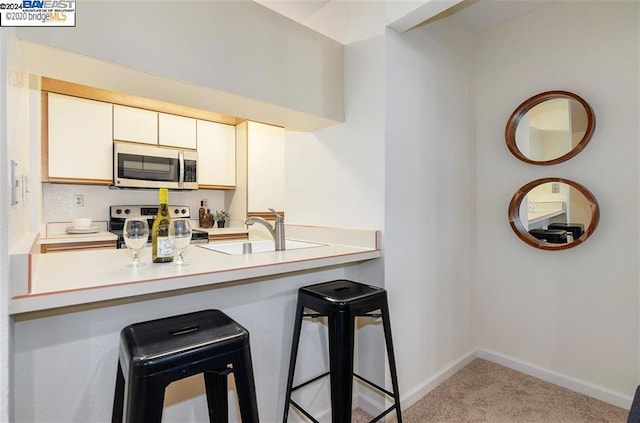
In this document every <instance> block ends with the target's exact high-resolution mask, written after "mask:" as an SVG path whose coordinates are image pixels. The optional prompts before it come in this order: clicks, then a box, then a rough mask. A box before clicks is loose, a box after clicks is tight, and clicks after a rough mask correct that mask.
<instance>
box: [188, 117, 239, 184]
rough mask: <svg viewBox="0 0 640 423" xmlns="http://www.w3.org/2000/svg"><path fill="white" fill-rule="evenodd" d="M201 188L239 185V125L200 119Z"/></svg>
mask: <svg viewBox="0 0 640 423" xmlns="http://www.w3.org/2000/svg"><path fill="white" fill-rule="evenodd" d="M197 139H198V187H199V188H201V189H202V188H205V189H207V188H208V189H233V188H235V186H236V127H235V126H232V125H224V124H221V123H216V122H208V121H204V120H198V121H197Z"/></svg>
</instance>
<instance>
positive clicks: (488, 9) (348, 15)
mask: <svg viewBox="0 0 640 423" xmlns="http://www.w3.org/2000/svg"><path fill="white" fill-rule="evenodd" d="M255 1H256V2H258V3H260V4H262V5H263V6H265V7H268V8H269V9H272V10H274V11H275V12H278V13H280V14H281V15H284V16H286V17H288V18H290V19H292V20H294V21H296V22H299V23H300V24H302V25H304V26H306V27H308V28H310V29H313V30H314V31H316V32H319V33H321V34H323V35H325V36H327V37H329V38H331V39H333V40H335V41H338V42H340V43H342V44H350V43H354V42H356V41H361V40H364V39H367V38H371V37H373V36H376V35H380V34H382V33H384V30H385V28H386V27H387V26H390V25H391V24H393V23H394V22H397V21H398V20H400V18H406V17H407V16H410V15H412V14H413V15H415V16H414V20H415V19H417V21H415V22H414V23H411V24H410V25H409V26H408V27H404V28H402V30H406V29H409V28H410V27H413V26H416V25H419V24H424V23H428V22H431V21H433V20H438V19H441V18H443V17H447V16H452V17H453V18H454V19H458V20H459V21H460V22H462V23H463V24H465V25H466V26H467V27H468V28H469V29H470V30H472V31H476V32H481V31H485V30H488V29H490V28H492V27H494V26H497V25H499V24H501V23H504V22H507V21H509V20H511V19H514V18H516V17H518V16H521V15H524V14H526V13H529V12H531V11H533V10H535V9H537V8H539V7H542V6H545V5H547V4H549V3H550V2H551V1H554V0H464V1H461V2H460V1H459V0H255ZM456 3H457V4H456ZM451 5H455V6H453V7H450V6H451ZM394 28H395V27H394ZM396 29H397V28H396Z"/></svg>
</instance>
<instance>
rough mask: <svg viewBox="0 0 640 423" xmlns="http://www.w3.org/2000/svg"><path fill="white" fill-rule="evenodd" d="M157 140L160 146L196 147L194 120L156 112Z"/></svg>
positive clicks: (193, 148)
mask: <svg viewBox="0 0 640 423" xmlns="http://www.w3.org/2000/svg"><path fill="white" fill-rule="evenodd" d="M158 128H159V129H158V140H159V144H160V145H161V146H165V147H180V148H188V149H192V150H195V149H196V120H195V119H192V118H187V117H183V116H176V115H168V114H166V113H159V114H158Z"/></svg>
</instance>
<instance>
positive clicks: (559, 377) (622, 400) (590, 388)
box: [403, 348, 633, 410]
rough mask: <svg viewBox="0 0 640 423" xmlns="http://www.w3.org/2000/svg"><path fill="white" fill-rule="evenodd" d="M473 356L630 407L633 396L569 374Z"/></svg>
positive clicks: (479, 353)
mask: <svg viewBox="0 0 640 423" xmlns="http://www.w3.org/2000/svg"><path fill="white" fill-rule="evenodd" d="M475 356H476V357H478V358H483V359H485V360H489V361H492V362H494V363H497V364H500V365H503V366H505V367H508V368H510V369H513V370H517V371H519V372H522V373H524V374H527V375H529V376H533V377H537V378H538V379H542V380H544V381H547V382H549V383H553V384H554V385H558V386H561V387H563V388H567V389H569V390H571V391H574V392H578V393H580V394H584V395H587V396H590V397H592V398H595V399H598V400H600V401H604V402H606V403H609V404H612V405H615V406H617V407H621V408H624V409H627V410H628V409H629V408H631V402H632V401H633V397H630V396H626V395H623V394H621V393H619V392H614V391H611V390H609V389H606V388H603V387H602V386H598V385H594V384H591V383H588V382H585V381H582V380H579V379H575V378H572V377H570V376H566V375H563V374H560V373H556V372H553V371H551V370H548V369H544V368H542V367H538V366H536V365H534V364H531V363H527V362H524V361H522V360H518V359H516V358H513V357H509V356H506V355H504V354H500V353H496V352H493V351H489V350H485V349H482V348H480V349H478V350H476V352H475ZM403 405H404V404H403Z"/></svg>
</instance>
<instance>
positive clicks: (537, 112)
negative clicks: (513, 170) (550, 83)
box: [505, 91, 596, 165]
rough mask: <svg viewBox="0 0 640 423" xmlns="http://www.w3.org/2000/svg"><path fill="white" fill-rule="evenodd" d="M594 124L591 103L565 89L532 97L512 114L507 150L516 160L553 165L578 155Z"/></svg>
mask: <svg viewBox="0 0 640 423" xmlns="http://www.w3.org/2000/svg"><path fill="white" fill-rule="evenodd" d="M595 126H596V119H595V114H594V113H593V110H592V109H591V106H589V104H588V103H587V102H586V101H585V100H584V99H582V97H580V96H578V95H576V94H573V93H570V92H567V91H547V92H544V93H541V94H538V95H536V96H533V97H531V98H529V99H528V100H526V101H525V102H524V103H522V104H521V105H519V106H518V107H517V108H516V110H515V111H514V112H513V113H512V114H511V117H510V118H509V121H508V122H507V127H506V129H505V138H506V142H507V147H508V148H509V151H511V153H512V154H513V155H514V156H516V157H517V158H518V159H520V160H522V161H524V162H527V163H531V164H537V165H552V164H556V163H560V162H563V161H565V160H568V159H570V158H571V157H573V156H575V155H576V154H578V153H579V152H580V151H582V149H583V148H584V147H585V146H586V145H587V143H588V142H589V140H590V139H591V135H592V134H593V131H594V129H595Z"/></svg>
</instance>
